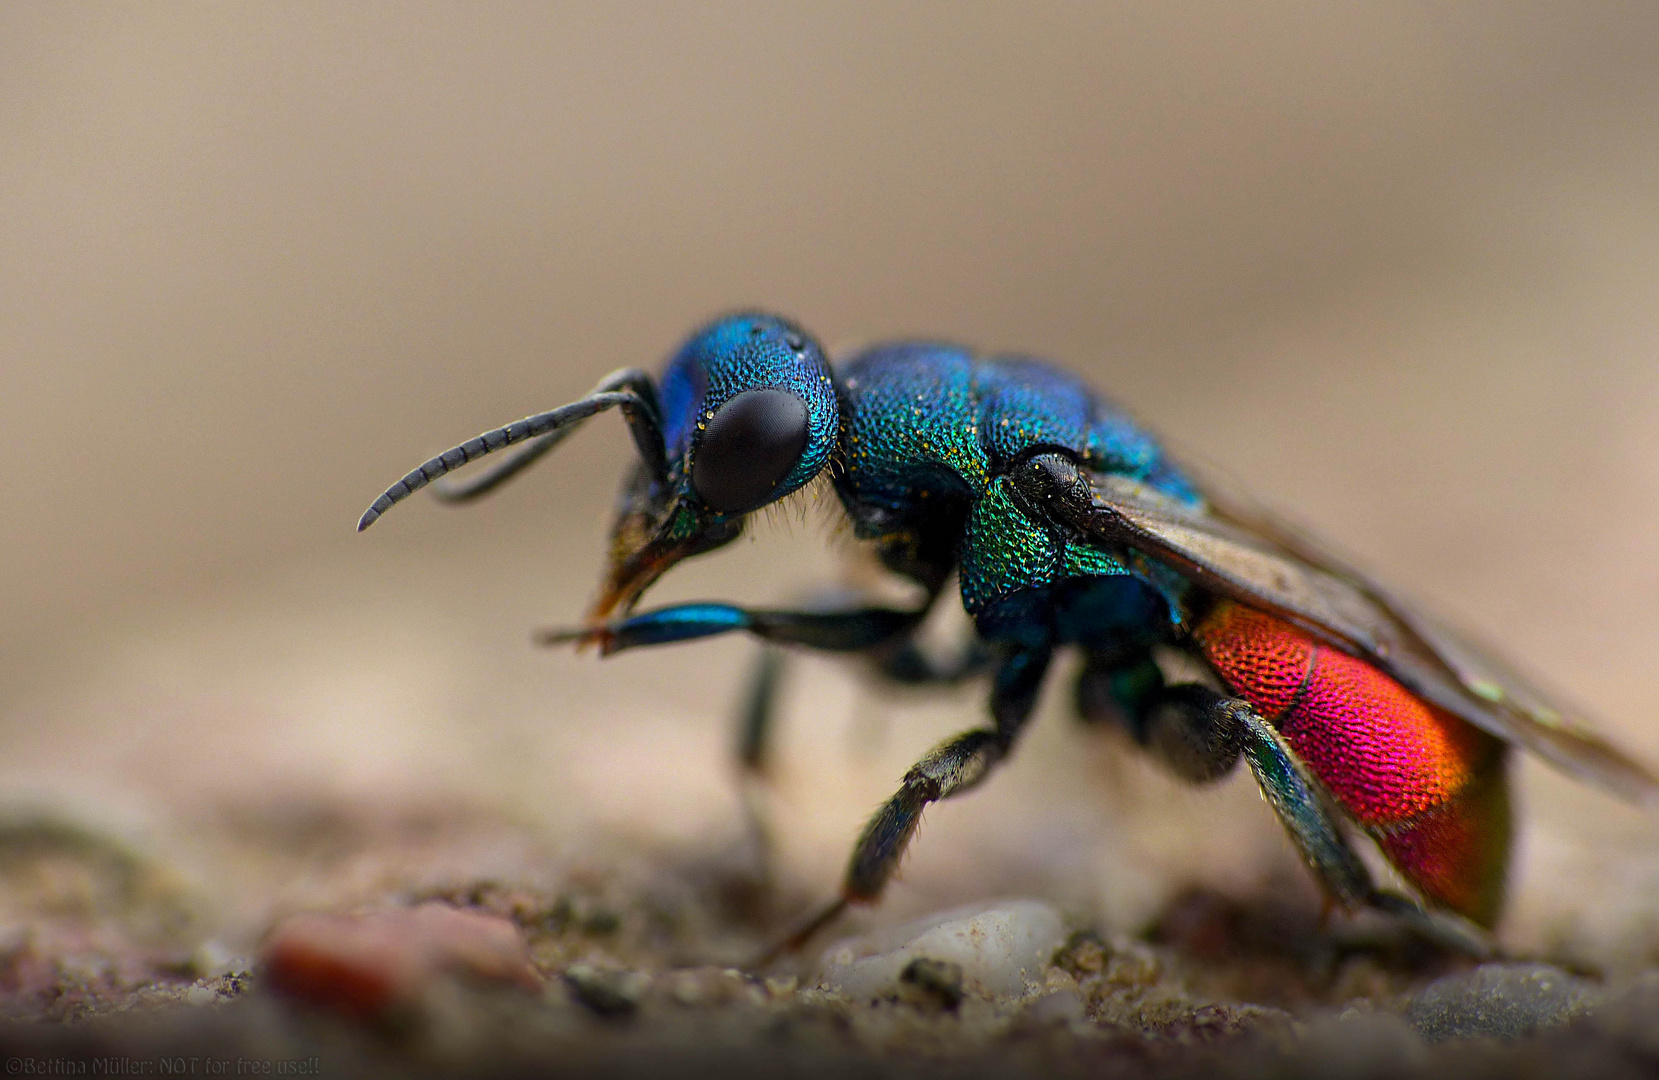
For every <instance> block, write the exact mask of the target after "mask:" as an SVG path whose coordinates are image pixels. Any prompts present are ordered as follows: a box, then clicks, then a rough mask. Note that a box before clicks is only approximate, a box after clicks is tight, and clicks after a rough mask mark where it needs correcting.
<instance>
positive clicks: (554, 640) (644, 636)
mask: <svg viewBox="0 0 1659 1080" xmlns="http://www.w3.org/2000/svg"><path fill="white" fill-rule="evenodd" d="M926 617H927V608H926V607H923V608H921V609H919V610H916V611H904V610H901V609H896V608H884V607H874V606H871V607H858V608H848V609H844V610H839V611H791V610H777V611H768V610H763V609H751V608H742V607H738V606H736V605H735V604H722V603H693V604H675V605H673V606H671V607H665V608H657V609H656V610H654V611H645V612H641V613H639V614H638V615H631V616H629V617H628V618H626V619H623V620H622V621H620V622H614V623H607V624H604V625H602V626H596V627H587V628H580V629H573V630H543V631H540V632H538V633H537V634H536V641H537V642H538V643H539V644H542V645H563V644H567V643H571V642H574V643H576V644H577V645H598V646H599V652H600V655H601V656H609V655H610V654H612V653H616V652H621V651H622V650H624V649H636V648H640V647H641V646H646V645H668V644H672V643H674V642H679V641H696V640H697V639H699V638H706V637H716V636H718V635H720V634H730V633H734V632H738V631H743V632H747V633H750V634H753V635H754V636H755V637H758V638H760V639H762V640H763V641H773V642H777V643H778V644H780V645H798V646H801V647H803V648H808V649H817V650H820V651H823V652H868V651H870V650H872V649H876V648H878V647H880V646H882V645H884V644H887V643H890V642H892V641H894V640H896V639H898V638H900V637H903V636H904V635H906V634H908V633H910V632H911V631H913V630H915V629H916V627H917V626H919V625H920V624H921V622H922V620H923V619H925V618H926Z"/></svg>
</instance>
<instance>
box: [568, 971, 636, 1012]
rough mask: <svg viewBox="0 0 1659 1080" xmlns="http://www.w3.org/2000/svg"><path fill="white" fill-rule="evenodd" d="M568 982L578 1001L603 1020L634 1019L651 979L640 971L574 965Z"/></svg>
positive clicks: (569, 973)
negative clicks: (631, 1016) (607, 1018)
mask: <svg viewBox="0 0 1659 1080" xmlns="http://www.w3.org/2000/svg"><path fill="white" fill-rule="evenodd" d="M564 976H565V981H566V982H567V983H569V984H570V988H571V990H572V991H574V992H575V994H576V1000H577V1001H580V1002H581V1003H582V1004H583V1005H586V1006H587V1007H588V1008H590V1009H592V1010H593V1011H594V1012H596V1013H598V1014H599V1015H600V1016H605V1017H623V1016H630V1015H632V1014H633V1013H634V1012H635V1011H636V1010H637V1009H638V1008H639V1002H640V999H641V998H642V997H644V996H645V987H646V986H647V984H648V983H649V982H650V979H649V978H647V977H646V976H645V975H643V974H641V973H639V972H637V971H624V970H622V969H620V968H602V967H595V966H594V965H592V964H572V965H570V966H569V967H568V968H566V969H565V972H564Z"/></svg>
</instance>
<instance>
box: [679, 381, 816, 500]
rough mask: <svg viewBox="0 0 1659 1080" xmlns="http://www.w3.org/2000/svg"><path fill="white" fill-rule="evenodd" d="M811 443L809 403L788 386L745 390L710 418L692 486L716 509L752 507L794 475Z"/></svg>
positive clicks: (699, 447) (693, 470) (693, 472)
mask: <svg viewBox="0 0 1659 1080" xmlns="http://www.w3.org/2000/svg"><path fill="white" fill-rule="evenodd" d="M806 441H807V415H806V402H804V401H802V400H801V399H800V398H799V397H797V396H796V395H794V394H791V393H790V392H789V391H787V390H745V391H744V392H743V393H741V394H738V395H737V396H736V397H734V398H732V399H731V400H730V401H728V402H726V403H725V404H724V405H722V406H720V409H719V411H718V412H716V413H715V414H714V419H712V420H710V421H709V424H708V427H707V429H705V430H704V432H703V438H702V441H701V442H700V443H699V444H698V446H697V456H696V459H695V460H694V461H693V462H692V464H691V486H692V487H693V488H695V489H696V490H697V496H698V498H700V499H702V500H703V502H704V503H705V504H706V505H707V506H708V507H709V509H711V510H717V511H719V512H720V513H722V514H735V513H741V512H743V511H746V510H753V509H754V508H755V507H757V506H759V505H761V504H762V503H764V502H765V501H766V497H767V496H768V495H770V494H771V493H772V492H773V490H774V489H775V488H777V486H778V484H779V483H781V482H782V481H783V478H784V477H785V476H788V475H789V470H790V469H792V468H793V467H794V466H795V462H797V461H799V460H800V459H801V452H802V451H803V450H805V449H806Z"/></svg>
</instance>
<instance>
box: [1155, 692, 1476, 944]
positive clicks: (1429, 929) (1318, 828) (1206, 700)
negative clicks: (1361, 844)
mask: <svg viewBox="0 0 1659 1080" xmlns="http://www.w3.org/2000/svg"><path fill="white" fill-rule="evenodd" d="M1145 730H1146V739H1145V741H1146V742H1147V744H1148V745H1149V746H1150V747H1151V748H1152V749H1154V751H1156V752H1157V753H1159V755H1160V756H1161V757H1163V758H1164V760H1165V761H1166V762H1168V763H1170V764H1171V765H1173V766H1174V767H1175V768H1176V770H1177V771H1178V772H1180V773H1182V774H1183V775H1187V776H1190V777H1192V778H1194V779H1197V780H1200V781H1203V780H1210V779H1214V778H1215V777H1216V776H1219V775H1222V774H1223V773H1225V772H1226V771H1228V770H1229V769H1231V768H1232V766H1233V764H1234V763H1235V762H1236V761H1237V760H1238V758H1239V757H1240V756H1242V757H1243V758H1244V760H1245V761H1246V763H1248V764H1249V766H1250V772H1251V774H1252V775H1253V776H1254V777H1255V779H1256V784H1257V786H1258V787H1260V789H1261V793H1262V798H1264V799H1265V800H1266V801H1267V804H1268V805H1269V806H1270V807H1272V808H1273V812H1274V814H1276V815H1277V816H1278V818H1279V822H1280V824H1282V825H1283V826H1284V827H1285V832H1286V833H1288V834H1289V836H1290V840H1291V843H1292V844H1294V845H1295V846H1296V850H1297V852H1298V853H1299V854H1300V855H1301V856H1302V860H1303V861H1304V862H1305V863H1307V865H1308V868H1309V869H1311V870H1312V871H1313V873H1314V876H1315V877H1316V878H1318V879H1319V883H1320V885H1321V886H1323V888H1324V889H1325V891H1326V893H1327V894H1328V895H1329V896H1330V897H1331V898H1332V899H1333V900H1335V901H1336V902H1337V903H1339V904H1341V905H1342V906H1343V907H1345V908H1349V909H1350V910H1352V909H1357V908H1362V907H1370V908H1375V909H1377V910H1379V911H1383V912H1386V913H1388V914H1390V915H1393V916H1396V917H1399V918H1401V919H1402V920H1403V921H1404V922H1406V923H1407V924H1408V925H1410V926H1411V927H1412V928H1413V929H1415V930H1417V931H1418V932H1419V933H1421V934H1423V935H1424V936H1425V937H1427V938H1429V939H1430V940H1433V941H1435V942H1437V943H1439V944H1441V945H1444V946H1447V947H1450V948H1453V949H1456V950H1458V951H1460V952H1465V953H1469V954H1471V955H1475V956H1488V955H1490V954H1491V952H1492V945H1491V941H1490V939H1489V938H1488V936H1487V935H1486V934H1485V933H1484V932H1483V931H1481V930H1480V929H1479V928H1478V927H1476V926H1475V925H1474V924H1473V923H1470V922H1468V921H1467V920H1465V919H1463V918H1462V917H1460V916H1457V915H1454V914H1451V913H1449V912H1444V911H1429V910H1427V909H1425V908H1424V907H1423V906H1421V905H1420V904H1417V903H1415V902H1413V901H1411V900H1409V899H1407V898H1406V897H1404V896H1401V895H1399V894H1398V893H1392V892H1388V891H1386V890H1383V889H1379V888H1378V887H1377V886H1376V884H1375V883H1374V881H1373V880H1372V877H1371V872H1370V871H1369V870H1368V869H1367V868H1366V866H1365V863H1363V862H1362V861H1360V858H1359V855H1358V853H1356V852H1355V851H1354V849H1353V847H1352V846H1351V845H1350V844H1349V843H1348V840H1347V837H1346V836H1345V835H1344V834H1343V830H1342V827H1341V824H1340V822H1341V821H1342V815H1341V813H1340V812H1339V811H1337V810H1336V809H1335V808H1334V807H1333V805H1332V803H1331V800H1330V797H1329V796H1328V795H1326V794H1325V790H1324V788H1323V787H1322V786H1320V784H1319V782H1318V780H1317V779H1315V777H1314V775H1313V773H1312V772H1310V771H1309V769H1308V767H1307V766H1306V765H1304V764H1303V763H1302V761H1301V759H1300V758H1298V757H1297V756H1296V752H1295V751H1294V750H1292V749H1291V748H1290V744H1288V743H1287V742H1285V740H1284V737H1283V736H1282V735H1280V734H1279V732H1278V731H1277V730H1275V729H1274V727H1273V725H1271V724H1269V723H1268V722H1267V721H1266V720H1264V719H1262V717H1261V716H1260V715H1259V714H1258V713H1257V712H1256V710H1255V709H1254V708H1253V707H1252V706H1251V705H1250V704H1249V703H1248V702H1245V701H1242V700H1240V699H1238V698H1229V697H1224V696H1223V695H1221V694H1218V693H1216V692H1215V691H1214V690H1211V689H1209V688H1208V687H1205V686H1198V685H1196V684H1186V685H1181V686H1173V687H1169V688H1168V689H1166V690H1165V691H1163V693H1161V694H1160V695H1158V697H1157V699H1156V700H1155V702H1154V703H1153V704H1152V705H1151V707H1150V709H1149V710H1148V713H1147V721H1146V728H1145Z"/></svg>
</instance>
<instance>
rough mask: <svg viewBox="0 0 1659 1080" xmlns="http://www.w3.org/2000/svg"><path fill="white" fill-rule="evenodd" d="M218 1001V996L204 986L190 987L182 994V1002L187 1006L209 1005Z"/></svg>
mask: <svg viewBox="0 0 1659 1080" xmlns="http://www.w3.org/2000/svg"><path fill="white" fill-rule="evenodd" d="M218 1000H219V995H218V994H216V993H214V992H213V991H212V990H211V989H209V988H208V987H205V986H192V987H191V988H190V989H189V990H186V991H185V993H184V1001H185V1004H187V1005H211V1004H213V1003H214V1002H215V1001H218Z"/></svg>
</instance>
